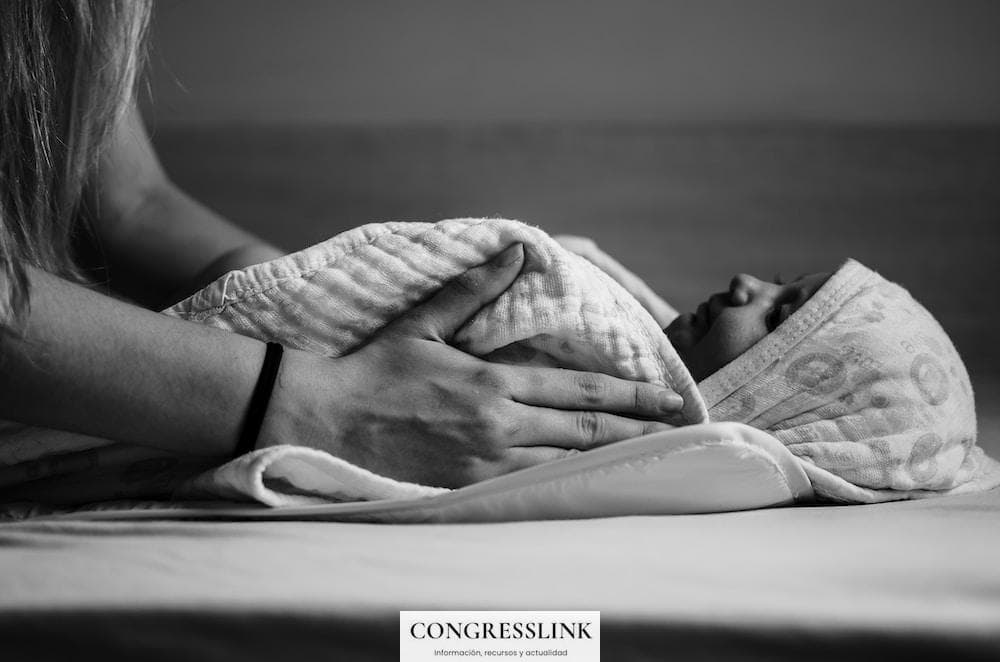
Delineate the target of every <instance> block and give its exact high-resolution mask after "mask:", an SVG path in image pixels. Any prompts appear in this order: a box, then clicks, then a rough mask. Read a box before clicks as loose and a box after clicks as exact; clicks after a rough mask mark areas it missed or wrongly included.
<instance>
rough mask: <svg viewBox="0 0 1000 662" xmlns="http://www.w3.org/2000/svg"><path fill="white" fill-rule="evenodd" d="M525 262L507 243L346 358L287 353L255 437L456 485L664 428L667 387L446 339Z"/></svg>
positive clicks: (403, 476)
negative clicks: (527, 361) (498, 360)
mask: <svg viewBox="0 0 1000 662" xmlns="http://www.w3.org/2000/svg"><path fill="white" fill-rule="evenodd" d="M522 261H523V249H522V248H521V246H520V245H514V246H512V247H510V248H508V249H507V250H505V251H504V252H502V253H501V254H500V255H498V256H497V257H496V258H495V259H494V260H493V261H492V262H490V263H488V264H486V265H483V266H480V267H477V268H474V269H470V270H469V271H468V272H466V273H465V274H464V275H462V276H460V277H458V278H456V279H455V280H453V281H451V282H450V283H448V284H447V285H446V286H445V287H444V288H442V289H441V290H440V291H439V292H438V293H437V294H436V295H435V296H434V297H432V298H431V299H430V300H429V301H427V302H426V303H424V304H422V305H421V306H419V307H417V308H415V309H414V310H412V311H410V312H409V313H407V314H406V315H404V316H403V317H401V318H399V319H398V320H396V321H394V322H393V323H391V324H389V325H388V326H386V327H385V328H384V329H383V330H382V331H381V332H380V333H379V334H378V335H377V336H376V337H375V338H373V339H372V340H371V341H370V342H369V343H368V344H367V345H365V346H364V347H362V348H361V349H359V350H357V351H355V352H354V353H352V354H349V355H347V356H343V357H341V358H337V359H320V358H317V357H315V356H313V355H310V354H307V353H305V352H298V351H289V352H286V354H285V360H284V361H283V364H282V369H281V374H280V375H279V381H278V385H277V386H276V389H275V393H274V395H273V397H272V401H271V405H270V407H269V411H268V417H267V421H265V425H264V429H263V430H262V435H261V445H268V444H279V443H294V444H300V445H306V446H311V447H315V448H320V449H323V450H327V451H329V452H330V453H332V454H333V455H336V456H337V457H340V458H343V459H345V460H348V461H350V462H352V463H354V464H356V465H358V466H361V467H364V468H366V469H369V470H371V471H374V472H377V473H379V474H382V475H385V476H389V477H391V478H395V479H398V480H406V481H413V482H418V483H423V484H430V485H437V486H442V487H458V486H461V485H466V484H469V483H473V482H476V481H480V480H484V479H486V478H490V477H493V476H498V475H500V474H504V473H507V472H510V471H514V470H516V469H521V468H524V467H528V466H532V465H535V464H539V463H542V462H547V461H550V460H554V459H557V458H560V457H563V456H565V455H567V454H570V453H573V452H576V451H581V450H587V449H590V448H594V447H596V446H601V445H603V444H607V443H611V442H614V441H619V440H622V439H627V438H630V437H637V436H640V435H643V434H648V433H650V432H656V431H659V430H664V429H669V428H670V426H669V425H666V424H664V423H660V422H656V420H655V419H658V418H664V417H665V416H666V415H667V414H669V413H672V412H676V411H677V410H679V409H680V407H681V405H682V401H681V398H680V396H678V395H676V394H675V393H673V392H671V391H668V390H666V389H663V388H660V387H657V386H653V385H651V384H644V383H639V382H629V381H626V380H622V379H616V378H613V377H609V376H607V375H601V374H595V373H587V372H578V371H573V370H561V369H557V368H533V367H516V366H508V365H499V364H493V363H488V362H486V361H483V360H481V359H478V358H476V357H474V356H471V355H469V354H466V353H464V352H462V351H460V350H458V349H455V348H454V347H451V346H449V345H448V344H447V342H448V340H450V338H451V336H452V335H453V334H454V333H455V331H456V330H457V329H459V328H460V327H461V326H462V325H464V324H465V322H466V321H467V320H468V319H469V318H470V317H471V316H472V315H473V314H475V313H476V312H477V311H478V310H479V309H480V308H481V307H482V306H483V305H485V304H487V303H489V302H490V301H492V300H493V299H494V298H496V297H497V296H499V294H500V293H502V292H503V291H504V290H506V289H507V288H508V287H509V286H510V284H511V283H512V282H513V281H514V279H515V278H516V277H517V274H518V272H519V271H520V267H521V263H522ZM644 419H645V420H644ZM650 419H652V420H650Z"/></svg>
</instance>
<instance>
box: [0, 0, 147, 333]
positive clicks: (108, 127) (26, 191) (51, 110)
mask: <svg viewBox="0 0 1000 662" xmlns="http://www.w3.org/2000/svg"><path fill="white" fill-rule="evenodd" d="M150 4H151V0H2V1H0V332H10V331H11V330H12V329H13V328H16V327H17V326H19V324H20V321H21V320H22V319H23V317H24V316H25V315H26V313H27V310H28V306H29V301H30V298H29V291H28V290H29V280H28V276H27V267H28V266H34V267H38V268H40V269H44V270H46V271H49V272H51V273H54V274H56V275H59V276H62V277H65V278H69V279H72V280H77V281H80V280H82V278H81V274H80V270H79V269H78V268H77V266H76V265H75V263H74V260H73V256H72V252H71V248H72V243H73V237H74V233H75V232H76V231H77V226H78V225H79V223H78V218H79V217H80V210H81V199H82V197H83V191H84V190H85V187H86V185H87V183H88V178H89V177H90V176H91V174H92V173H93V172H94V170H95V167H96V164H97V160H98V158H99V155H100V152H101V149H102V147H103V146H104V145H106V144H107V141H108V139H109V137H110V135H111V131H112V129H113V128H114V125H115V123H116V121H117V119H118V118H119V117H120V116H121V114H122V113H123V111H124V109H125V108H126V107H127V105H128V104H129V103H130V102H131V101H132V98H133V96H134V89H135V85H136V79H137V77H138V74H139V71H140V69H141V67H142V64H143V62H144V59H145V48H144V43H145V34H146V29H147V26H148V23H149V15H150Z"/></svg>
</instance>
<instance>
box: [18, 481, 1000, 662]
mask: <svg viewBox="0 0 1000 662" xmlns="http://www.w3.org/2000/svg"><path fill="white" fill-rule="evenodd" d="M997 522H1000V491H998V490H994V491H992V492H987V493H983V494H979V495H970V496H960V497H959V496H956V497H943V498H939V499H928V500H924V501H915V502H897V503H889V504H881V505H874V506H846V507H793V508H774V509H766V510H758V511H750V512H734V513H722V514H712V515H686V516H639V517H619V518H600V519H590V520H576V521H559V522H516V523H500V524H424V525H385V524H356V523H330V522H297V521H277V522H166V521H145V522H80V521H51V520H50V521H26V522H20V523H10V524H5V525H0V642H3V644H4V648H5V650H6V651H9V652H11V653H12V654H18V653H23V654H25V655H27V654H29V653H30V655H31V656H32V657H33V658H35V659H41V658H45V657H49V658H51V659H60V658H61V657H62V656H64V655H65V654H67V653H68V652H72V651H74V650H79V647H81V646H86V647H88V650H89V651H90V652H91V654H93V655H98V654H104V653H107V654H122V653H127V654H128V655H135V656H139V655H142V656H143V657H148V658H150V659H156V658H159V659H186V658H187V657H189V656H195V655H196V656H198V657H199V658H201V659H220V660H221V659H240V660H246V659H264V658H272V657H274V656H276V655H279V654H280V655H281V656H282V657H283V658H284V659H290V656H292V655H295V656H306V655H309V656H318V657H317V659H321V658H323V657H324V656H326V657H328V656H329V655H331V654H333V653H334V652H339V653H342V654H344V657H342V658H341V659H352V660H365V659H396V654H397V653H396V646H397V643H396V642H397V637H396V628H397V619H398V614H397V612H398V611H399V610H401V609H435V608H461V609H525V608H527V609H598V610H600V611H601V618H602V645H603V655H604V659H608V660H617V659H649V660H657V659H663V657H662V656H663V654H664V651H667V650H669V651H672V652H674V653H675V654H678V655H681V654H686V655H691V656H693V655H695V654H697V655H699V656H701V655H704V656H705V658H706V659H723V658H733V659H759V658H762V657H763V658H770V657H772V656H773V655H775V654H782V655H784V654H788V655H795V656H799V657H803V658H805V657H808V659H811V660H812V659H841V658H842V657H843V656H845V655H855V656H860V657H872V656H878V657H886V658H887V659H888V656H895V655H909V656H911V657H912V656H916V657H919V658H924V659H931V658H936V659H962V658H968V657H972V658H981V659H989V658H991V657H992V658H993V659H997V658H998V657H1000V563H998V561H997V558H998V557H997V550H1000V526H997ZM300 659H305V657H302V658H300ZM895 659H899V658H895Z"/></svg>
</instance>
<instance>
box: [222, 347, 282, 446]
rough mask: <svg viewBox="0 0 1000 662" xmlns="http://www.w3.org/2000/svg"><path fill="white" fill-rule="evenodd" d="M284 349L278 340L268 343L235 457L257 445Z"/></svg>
mask: <svg viewBox="0 0 1000 662" xmlns="http://www.w3.org/2000/svg"><path fill="white" fill-rule="evenodd" d="M284 351H285V348H284V347H282V346H281V345H279V344H278V343H276V342H269V343H267V350H266V351H265V352H264V363H263V365H261V367H260V377H258V378H257V385H256V386H255V387H254V389H253V395H251V396H250V406H249V408H248V409H247V415H246V418H245V419H243V429H242V430H240V440H239V443H237V444H236V453H235V454H234V456H233V457H239V456H240V455H243V454H244V453H249V452H250V451H252V450H254V449H255V448H256V446H257V437H258V436H259V435H260V427H261V425H263V423H264V414H266V413H267V405H268V403H269V402H270V401H271V392H272V391H273V390H274V382H275V381H276V380H277V379H278V368H279V367H281V355H282V353H284Z"/></svg>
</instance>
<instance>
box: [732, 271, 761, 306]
mask: <svg viewBox="0 0 1000 662" xmlns="http://www.w3.org/2000/svg"><path fill="white" fill-rule="evenodd" d="M760 284H761V281H760V280H759V279H757V278H754V277H753V276H751V275H750V274H736V275H735V276H733V279H732V280H731V281H729V298H730V299H731V300H732V302H733V305H734V306H743V305H745V304H747V303H749V302H750V297H751V295H753V293H754V292H756V291H757V289H758V288H759V287H760Z"/></svg>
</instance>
